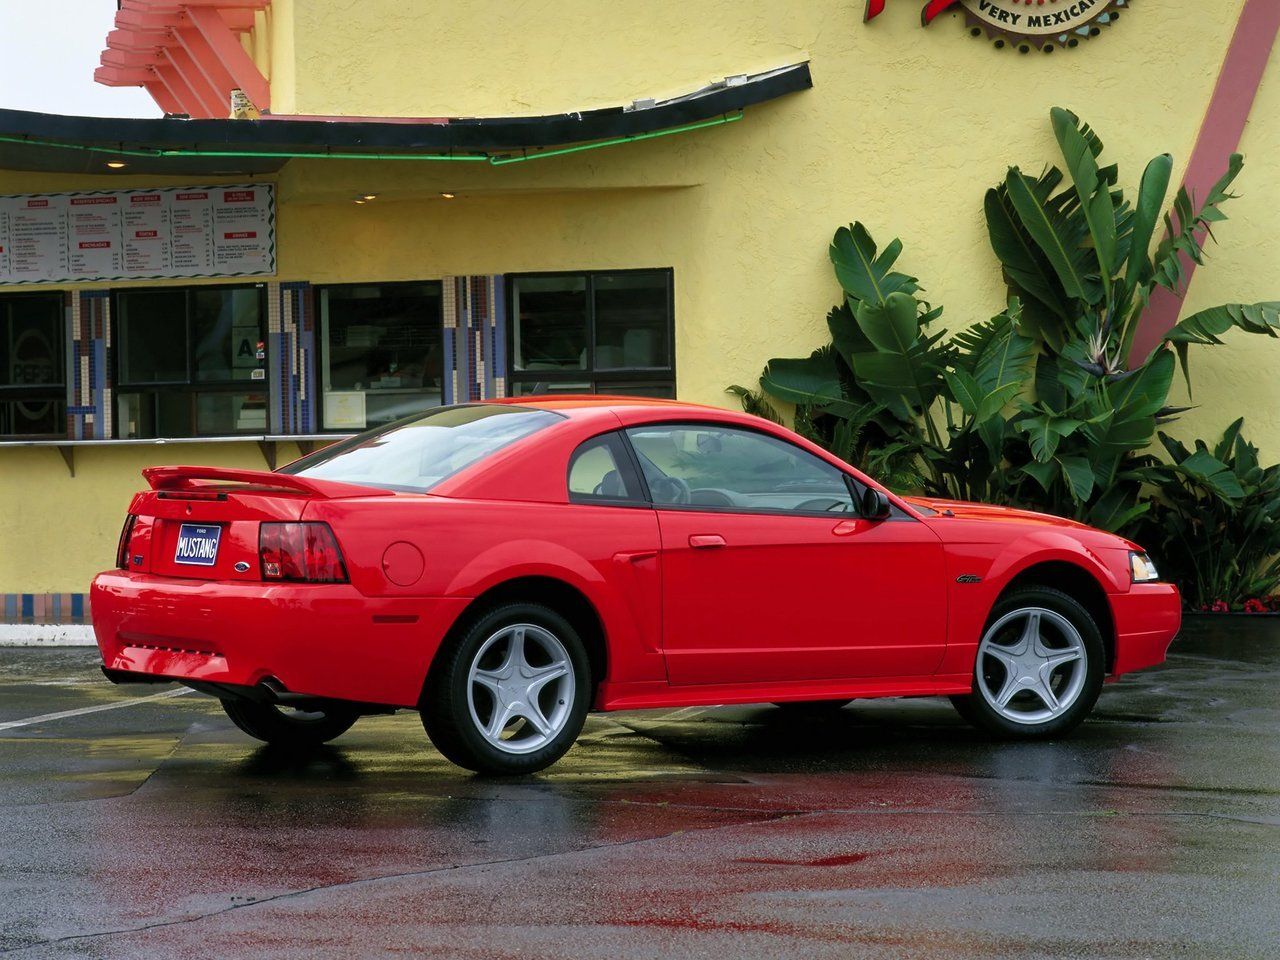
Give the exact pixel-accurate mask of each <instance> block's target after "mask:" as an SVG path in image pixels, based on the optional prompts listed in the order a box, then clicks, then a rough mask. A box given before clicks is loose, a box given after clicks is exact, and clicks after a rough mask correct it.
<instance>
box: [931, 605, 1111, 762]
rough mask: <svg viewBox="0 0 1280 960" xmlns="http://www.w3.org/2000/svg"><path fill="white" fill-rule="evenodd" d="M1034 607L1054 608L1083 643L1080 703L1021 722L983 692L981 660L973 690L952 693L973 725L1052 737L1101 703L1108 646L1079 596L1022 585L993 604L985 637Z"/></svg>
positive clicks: (1025, 736) (1008, 734)
mask: <svg viewBox="0 0 1280 960" xmlns="http://www.w3.org/2000/svg"><path fill="white" fill-rule="evenodd" d="M1028 607H1038V608H1042V609H1046V610H1049V611H1051V612H1053V613H1056V614H1058V615H1060V616H1061V617H1063V618H1065V619H1066V620H1067V621H1069V622H1070V624H1071V625H1072V626H1073V627H1075V629H1076V631H1077V632H1078V633H1079V635H1080V639H1081V641H1082V642H1083V649H1084V657H1083V659H1084V661H1085V662H1084V667H1083V681H1082V685H1081V687H1080V689H1079V692H1078V693H1077V694H1076V696H1075V699H1074V701H1073V702H1072V703H1071V705H1070V706H1069V707H1067V709H1066V710H1064V711H1063V712H1062V713H1060V714H1058V715H1057V716H1055V717H1052V718H1050V719H1046V720H1042V721H1038V722H1023V721H1015V720H1011V719H1009V718H1008V717H1006V716H1005V715H1003V714H1001V713H999V712H998V711H997V710H996V708H995V707H994V706H993V705H992V704H991V703H989V702H988V700H987V698H986V697H985V696H984V695H983V694H982V692H981V690H980V689H979V684H980V682H981V679H980V678H979V676H978V671H979V670H983V669H984V665H983V663H981V662H975V663H974V677H973V683H974V690H973V693H971V694H968V695H967V696H955V697H952V698H951V702H952V704H953V705H954V706H955V708H956V710H957V712H958V713H959V714H960V716H961V717H963V718H964V719H965V720H967V721H968V722H969V723H971V724H973V725H974V726H976V727H978V728H980V729H983V730H986V731H988V732H989V733H993V734H995V735H997V736H999V737H1004V738H1008V739H1017V740H1037V739H1048V738H1052V737H1058V736H1062V735H1064V734H1067V733H1070V732H1071V731H1072V730H1074V729H1075V728H1076V727H1078V726H1080V724H1081V723H1083V722H1084V720H1085V718H1086V717H1088V715H1089V714H1090V712H1092V710H1093V707H1094V704H1095V703H1097V702H1098V694H1100V693H1101V692H1102V681H1103V679H1104V675H1105V673H1106V648H1105V646H1104V644H1103V642H1102V633H1101V631H1100V630H1099V629H1098V625H1097V623H1095V622H1094V619H1093V617H1092V616H1091V615H1090V614H1089V611H1088V610H1086V609H1085V608H1084V606H1083V605H1082V604H1081V603H1080V602H1079V601H1078V600H1076V599H1075V598H1074V597H1072V596H1070V595H1068V594H1066V593H1063V592H1062V591H1061V590H1055V589H1054V588H1052V587H1040V586H1030V587H1020V588H1018V589H1017V590H1014V591H1013V592H1011V593H1009V594H1007V595H1006V596H1003V597H1001V598H1000V599H999V600H998V601H997V602H996V605H995V606H994V607H993V608H992V610H991V616H990V617H989V618H988V619H987V623H986V625H985V626H984V627H983V636H984V637H985V636H986V634H987V632H988V631H989V630H990V629H991V628H992V627H993V626H994V625H995V624H997V623H998V622H999V621H1000V620H1001V618H1003V617H1005V616H1006V615H1008V614H1011V613H1015V612H1016V611H1018V610H1020V609H1025V608H1028ZM986 669H991V665H987V667H986ZM1055 677H1056V674H1055ZM989 685H990V684H989Z"/></svg>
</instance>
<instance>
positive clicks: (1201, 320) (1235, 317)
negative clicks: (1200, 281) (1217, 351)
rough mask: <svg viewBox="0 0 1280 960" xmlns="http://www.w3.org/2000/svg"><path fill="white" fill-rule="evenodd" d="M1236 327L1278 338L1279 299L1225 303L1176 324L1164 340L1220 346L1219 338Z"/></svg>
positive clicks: (1279, 330)
mask: <svg viewBox="0 0 1280 960" xmlns="http://www.w3.org/2000/svg"><path fill="white" fill-rule="evenodd" d="M1232 327H1235V328H1236V329H1238V330H1243V331H1244V332H1245V333H1265V334H1266V335H1267V336H1270V337H1274V336H1277V335H1280V300H1269V301H1263V302H1262V303H1224V304H1222V305H1221V306H1218V307H1210V308H1209V309H1208V310H1201V311H1200V312H1198V313H1193V314H1192V315H1191V316H1189V317H1187V318H1186V319H1185V320H1182V321H1179V322H1178V323H1177V324H1176V325H1175V326H1174V327H1173V329H1172V330H1170V331H1169V332H1168V333H1166V334H1165V335H1164V339H1166V340H1170V341H1173V342H1183V343H1203V344H1209V343H1221V342H1222V341H1221V340H1219V339H1218V338H1219V337H1220V336H1221V335H1222V334H1224V333H1226V332H1227V331H1228V330H1230V329H1231V328H1232Z"/></svg>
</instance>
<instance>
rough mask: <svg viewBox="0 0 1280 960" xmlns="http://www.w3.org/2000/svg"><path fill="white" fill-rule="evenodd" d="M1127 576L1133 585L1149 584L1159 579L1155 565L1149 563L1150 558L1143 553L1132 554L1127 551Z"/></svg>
mask: <svg viewBox="0 0 1280 960" xmlns="http://www.w3.org/2000/svg"><path fill="white" fill-rule="evenodd" d="M1129 575H1130V576H1131V577H1132V578H1133V582H1134V583H1149V582H1150V581H1152V580H1159V579H1160V574H1158V573H1157V572H1156V565H1155V564H1154V563H1152V562H1151V558H1150V557H1148V556H1147V555H1146V554H1145V553H1134V552H1133V551H1132V550H1131V551H1129Z"/></svg>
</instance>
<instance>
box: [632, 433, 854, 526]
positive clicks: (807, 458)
mask: <svg viewBox="0 0 1280 960" xmlns="http://www.w3.org/2000/svg"><path fill="white" fill-rule="evenodd" d="M627 436H628V437H629V438H630V439H631V443H632V445H633V446H634V447H635V451H636V455H637V457H638V458H639V460H640V469H641V470H643V471H644V476H645V480H646V482H647V483H648V485H649V492H650V495H651V496H652V498H653V502H654V503H655V504H658V505H666V506H686V505H687V506H694V507H711V508H720V509H731V510H739V511H763V512H767V513H778V512H786V513H853V512H855V510H854V504H853V497H852V495H851V494H850V492H849V485H848V484H847V483H846V481H845V475H844V473H843V472H842V471H840V470H837V469H836V468H835V467H833V466H832V465H831V464H829V463H827V462H825V461H823V460H820V459H819V458H817V457H815V456H813V455H812V454H810V453H808V452H807V451H805V450H801V449H800V448H799V447H797V446H794V445H793V444H790V443H787V442H786V441H784V440H779V439H777V438H776V437H770V436H767V435H765V434H762V433H756V432H754V431H752V430H741V429H737V428H733V427H721V426H718V425H714V424H661V425H655V426H648V427H634V428H632V429H630V430H628V431H627Z"/></svg>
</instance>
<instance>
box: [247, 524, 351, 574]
mask: <svg viewBox="0 0 1280 960" xmlns="http://www.w3.org/2000/svg"><path fill="white" fill-rule="evenodd" d="M258 559H259V563H260V566H261V569H262V579H263V580H290V581H293V582H296V583H346V582H347V568H346V565H345V564H344V563H343V562H342V551H341V550H339V549H338V541H337V540H335V539H334V537H333V531H332V530H330V529H329V525H328V524H327V523H316V522H307V523H264V524H262V525H261V526H260V527H259V530H258Z"/></svg>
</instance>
